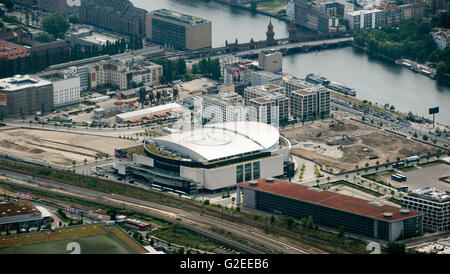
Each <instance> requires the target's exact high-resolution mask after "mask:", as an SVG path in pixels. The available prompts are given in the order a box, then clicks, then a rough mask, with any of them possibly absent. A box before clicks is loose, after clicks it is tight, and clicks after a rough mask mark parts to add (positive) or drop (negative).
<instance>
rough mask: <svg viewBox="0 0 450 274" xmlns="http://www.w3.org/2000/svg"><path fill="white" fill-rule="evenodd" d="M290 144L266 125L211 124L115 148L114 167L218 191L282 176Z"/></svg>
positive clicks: (185, 187) (167, 183) (148, 179)
mask: <svg viewBox="0 0 450 274" xmlns="http://www.w3.org/2000/svg"><path fill="white" fill-rule="evenodd" d="M289 146H290V144H289V141H287V140H286V139H285V138H283V137H282V136H280V133H279V130H278V129H277V128H275V127H273V126H271V125H268V124H263V123H257V122H248V121H245V122H230V123H216V124H207V125H205V126H204V127H202V128H198V129H194V130H188V131H179V132H175V133H172V134H170V135H166V136H162V137H157V138H153V140H151V141H148V143H147V144H144V145H143V146H142V145H141V146H139V147H134V148H130V149H122V150H116V152H115V161H114V167H115V168H116V169H117V170H118V173H119V174H120V175H122V176H135V177H138V178H142V179H144V180H145V181H146V182H149V183H153V184H158V185H161V186H167V187H170V188H174V189H177V190H181V191H184V192H187V193H194V192H197V191H202V190H204V191H217V190H221V189H226V188H234V187H236V184H237V183H241V182H244V181H246V180H253V179H258V178H262V177H267V176H272V177H274V176H282V175H283V174H284V165H285V162H289V161H290V154H289V153H290V152H289ZM269 174H271V175H269Z"/></svg>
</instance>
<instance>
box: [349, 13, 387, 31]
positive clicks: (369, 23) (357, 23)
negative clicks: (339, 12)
mask: <svg viewBox="0 0 450 274" xmlns="http://www.w3.org/2000/svg"><path fill="white" fill-rule="evenodd" d="M344 18H345V19H347V20H348V23H349V28H350V29H351V30H359V29H377V28H379V27H382V26H383V25H384V24H385V13H384V11H383V10H379V9H364V10H357V11H349V12H348V13H346V14H345V16H344Z"/></svg>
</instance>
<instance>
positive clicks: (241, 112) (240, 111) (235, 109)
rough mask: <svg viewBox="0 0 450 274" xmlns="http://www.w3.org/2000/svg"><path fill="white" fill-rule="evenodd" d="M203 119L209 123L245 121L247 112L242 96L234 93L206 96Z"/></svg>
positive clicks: (203, 103) (203, 102)
mask: <svg viewBox="0 0 450 274" xmlns="http://www.w3.org/2000/svg"><path fill="white" fill-rule="evenodd" d="M202 117H203V119H206V120H208V123H226V122H233V121H245V120H246V110H245V107H244V100H243V99H242V96H240V95H239V94H237V93H234V92H220V93H218V94H209V95H204V96H203V100H202Z"/></svg>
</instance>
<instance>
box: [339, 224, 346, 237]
mask: <svg viewBox="0 0 450 274" xmlns="http://www.w3.org/2000/svg"><path fill="white" fill-rule="evenodd" d="M338 232H339V236H340V237H344V234H345V227H344V226H343V225H340V226H339V228H338Z"/></svg>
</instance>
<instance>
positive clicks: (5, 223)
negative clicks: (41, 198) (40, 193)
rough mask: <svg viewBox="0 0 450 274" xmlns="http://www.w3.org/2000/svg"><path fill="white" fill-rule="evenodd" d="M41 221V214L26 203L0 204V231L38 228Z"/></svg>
mask: <svg viewBox="0 0 450 274" xmlns="http://www.w3.org/2000/svg"><path fill="white" fill-rule="evenodd" d="M46 217H47V216H46ZM43 219H44V217H43V215H42V212H41V211H40V210H39V209H38V208H36V207H35V206H33V205H32V204H31V203H30V202H28V201H20V202H15V203H5V204H0V231H8V230H16V229H20V228H27V227H28V228H30V227H39V226H40V225H42V223H43Z"/></svg>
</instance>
